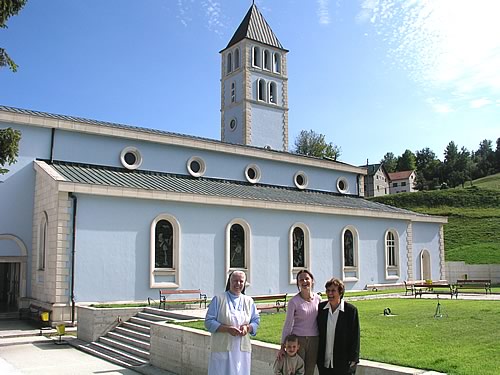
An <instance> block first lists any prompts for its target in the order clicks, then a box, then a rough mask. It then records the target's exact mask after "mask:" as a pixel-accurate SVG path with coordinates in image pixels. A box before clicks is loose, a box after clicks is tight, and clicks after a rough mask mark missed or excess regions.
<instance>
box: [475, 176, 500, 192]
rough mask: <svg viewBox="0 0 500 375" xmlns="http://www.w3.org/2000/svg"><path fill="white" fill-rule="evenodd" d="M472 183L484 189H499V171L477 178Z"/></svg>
mask: <svg viewBox="0 0 500 375" xmlns="http://www.w3.org/2000/svg"><path fill="white" fill-rule="evenodd" d="M473 184H474V185H475V186H478V187H481V188H484V189H491V190H500V173H497V174H493V175H491V176H486V177H483V178H479V179H477V180H475V181H473Z"/></svg>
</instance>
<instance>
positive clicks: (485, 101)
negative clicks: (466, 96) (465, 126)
mask: <svg viewBox="0 0 500 375" xmlns="http://www.w3.org/2000/svg"><path fill="white" fill-rule="evenodd" d="M491 103H492V101H491V100H490V99H486V98H481V99H476V100H472V101H471V102H470V107H471V108H481V107H484V106H485V105H488V104H491Z"/></svg>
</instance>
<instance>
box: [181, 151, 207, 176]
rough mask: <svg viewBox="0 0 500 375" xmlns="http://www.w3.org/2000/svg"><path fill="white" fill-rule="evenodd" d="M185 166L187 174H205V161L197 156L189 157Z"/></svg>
mask: <svg viewBox="0 0 500 375" xmlns="http://www.w3.org/2000/svg"><path fill="white" fill-rule="evenodd" d="M186 167H187V170H188V172H189V174H190V175H191V176H193V177H201V176H203V175H204V174H205V170H206V165H205V161H204V160H203V159H202V158H200V157H198V156H193V157H192V158H190V159H189V160H188V162H187V165H186Z"/></svg>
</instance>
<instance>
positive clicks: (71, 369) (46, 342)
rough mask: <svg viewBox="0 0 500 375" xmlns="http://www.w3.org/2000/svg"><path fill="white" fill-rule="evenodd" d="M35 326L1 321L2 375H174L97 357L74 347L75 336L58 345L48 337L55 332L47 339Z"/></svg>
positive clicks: (0, 368) (147, 367) (69, 331)
mask: <svg viewBox="0 0 500 375" xmlns="http://www.w3.org/2000/svg"><path fill="white" fill-rule="evenodd" d="M33 323H34V322H31V321H28V320H0V374H1V375H10V374H13V375H21V374H23V375H25V374H36V375H45V374H50V375H68V374H72V375H73V374H74V375H83V374H85V375H88V374H106V375H114V374H122V375H128V374H129V375H132V374H136V375H137V373H142V374H146V375H174V374H172V373H170V372H168V371H164V370H160V369H157V368H155V367H153V366H150V365H147V366H143V367H141V368H138V369H137V370H136V371H135V370H131V369H127V368H125V367H121V366H118V365H115V364H113V363H111V362H108V361H105V360H103V359H100V358H97V357H94V356H92V355H90V354H87V353H84V352H82V351H80V350H78V349H76V348H75V347H73V346H72V345H71V343H72V341H75V342H76V341H77V339H76V338H75V336H72V335H67V336H63V337H62V339H63V341H65V343H66V344H56V342H57V341H58V340H59V336H53V337H47V336H46V335H47V334H49V333H50V334H55V333H56V330H55V329H53V330H47V331H44V332H43V334H44V336H40V329H39V328H38V327H37V325H36V324H33ZM66 331H67V332H68V333H71V331H75V329H73V328H66Z"/></svg>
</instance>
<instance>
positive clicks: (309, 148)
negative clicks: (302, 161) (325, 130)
mask: <svg viewBox="0 0 500 375" xmlns="http://www.w3.org/2000/svg"><path fill="white" fill-rule="evenodd" d="M293 152H295V153H296V154H301V155H308V156H315V157H317V158H323V157H326V158H330V159H333V160H337V159H338V158H339V157H340V153H341V150H340V147H338V146H336V145H334V144H333V143H331V142H330V143H326V141H325V136H324V135H323V134H318V133H316V132H315V131H314V130H309V131H307V130H302V131H301V132H300V134H299V135H298V136H297V138H296V139H295V149H294V150H293Z"/></svg>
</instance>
